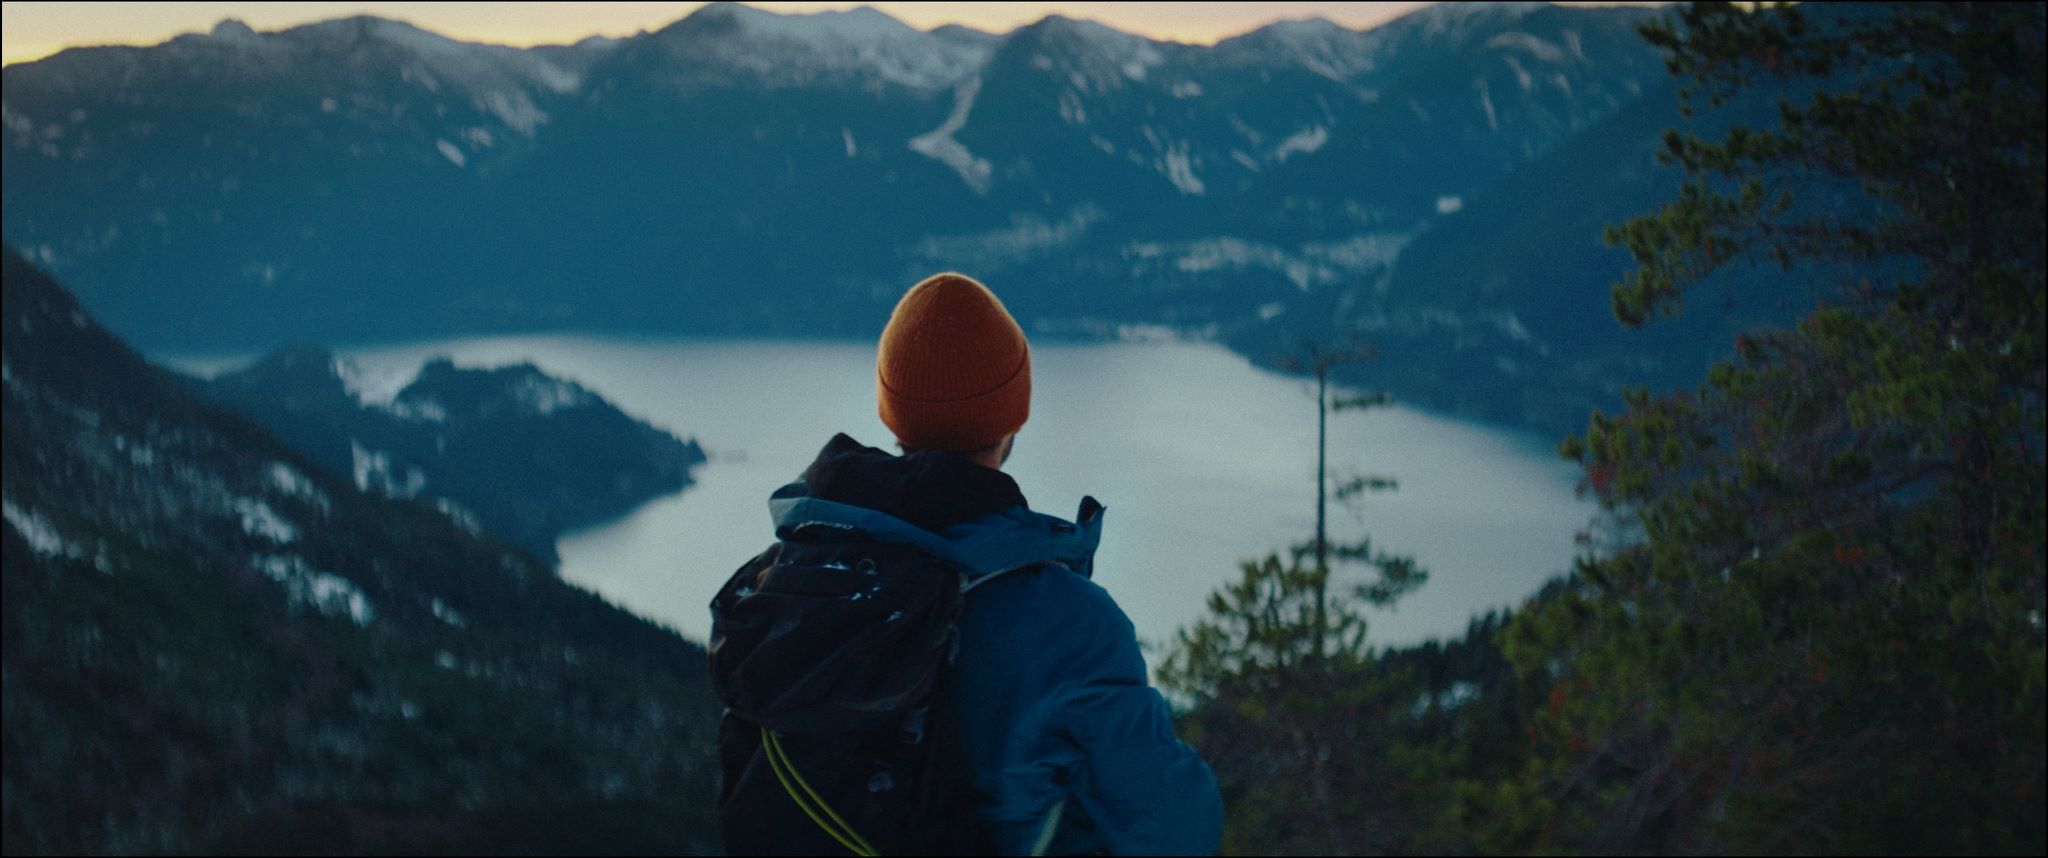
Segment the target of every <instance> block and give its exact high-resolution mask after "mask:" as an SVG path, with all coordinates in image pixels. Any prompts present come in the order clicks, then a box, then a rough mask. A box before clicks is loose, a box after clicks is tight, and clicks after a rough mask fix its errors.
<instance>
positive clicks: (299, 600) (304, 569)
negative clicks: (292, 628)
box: [249, 554, 377, 626]
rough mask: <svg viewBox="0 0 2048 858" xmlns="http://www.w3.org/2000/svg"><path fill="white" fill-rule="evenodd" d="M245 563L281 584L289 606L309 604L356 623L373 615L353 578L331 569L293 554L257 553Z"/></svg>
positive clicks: (364, 623)
mask: <svg viewBox="0 0 2048 858" xmlns="http://www.w3.org/2000/svg"><path fill="white" fill-rule="evenodd" d="M249 565H250V566H251V567H253V568H255V569H256V571H259V572H262V573H263V574H264V575H265V576H267V577H269V578H270V580H272V581H276V582H277V583H279V584H281V585H284V590H285V601H286V603H287V604H289V605H291V606H292V607H295V608H297V607H309V608H312V609H313V610H314V611H316V612H318V613H319V614H320V615H321V616H323V617H346V618H347V619H348V620H349V622H352V623H355V624H356V625H358V626H367V625H369V624H370V621H371V620H374V619H376V617H377V611H376V609H375V607H373V606H372V605H371V604H370V597H368V596H366V595H363V591H362V589H361V588H359V587H357V586H356V585H355V582H353V581H350V580H349V579H347V578H343V577H341V576H340V575H336V574H334V573H332V572H323V571H320V570H318V569H315V568H313V567H312V566H311V565H310V564H308V563H306V560H305V558H303V557H299V556H298V555H295V554H282V555H280V554H258V555H254V556H251V557H250V558H249Z"/></svg>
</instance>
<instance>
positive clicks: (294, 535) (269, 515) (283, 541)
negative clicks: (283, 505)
mask: <svg viewBox="0 0 2048 858" xmlns="http://www.w3.org/2000/svg"><path fill="white" fill-rule="evenodd" d="M234 507H235V512H236V514H238V515H240V516H241V517H242V532H243V533H246V534H249V535H250V536H259V537H262V538H264V539H268V540H270V541H271V542H275V543H277V544H279V545H290V544H291V543H292V542H294V541H296V540H297V539H298V538H299V528H298V526H297V525H294V524H292V523H291V522H290V521H287V520H286V519H285V517H284V516H281V515H278V514H277V510H274V509H271V508H270V504H267V503H264V502H263V501H261V500H258V499H256V498H235V501H234Z"/></svg>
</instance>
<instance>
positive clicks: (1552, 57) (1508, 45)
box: [1486, 31, 1565, 63]
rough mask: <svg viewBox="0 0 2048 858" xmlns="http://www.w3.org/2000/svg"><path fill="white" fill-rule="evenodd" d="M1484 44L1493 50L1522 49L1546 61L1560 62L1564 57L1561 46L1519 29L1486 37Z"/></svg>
mask: <svg viewBox="0 0 2048 858" xmlns="http://www.w3.org/2000/svg"><path fill="white" fill-rule="evenodd" d="M1486 46H1487V47H1488V48H1492V49H1494V50H1516V51H1524V52H1527V53H1528V54H1529V55H1530V56H1533V57H1535V58H1536V59H1538V60H1541V61H1543V62H1546V63H1554V62H1560V61H1562V60H1563V59H1564V57H1565V51H1564V49H1563V48H1560V47H1558V46H1556V45H1553V44H1551V43H1549V42H1546V41H1544V40H1542V39H1540V38H1537V37H1536V36H1532V35H1530V34H1528V33H1523V32H1519V31H1509V32H1506V33H1501V34H1498V35H1496V36H1494V37H1493V38H1491V39H1487V40H1486Z"/></svg>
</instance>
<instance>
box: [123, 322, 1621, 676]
mask: <svg viewBox="0 0 2048 858" xmlns="http://www.w3.org/2000/svg"><path fill="white" fill-rule="evenodd" d="M336 351H337V353H338V354H340V355H342V356H343V357H346V358H347V359H349V360H350V361H352V362H354V363H355V364H356V365H357V367H358V370H359V374H360V377H359V379H358V383H359V384H360V385H361V386H362V388H363V389H364V391H365V393H366V395H368V396H370V397H383V398H388V397H390V396H392V395H395V394H396V392H397V390H398V388H399V387H401V386H402V385H403V384H404V383H405V382H406V381H407V380H409V379H410V378H411V376H412V374H413V373H414V372H415V371H416V370H417V369H418V368H419V366H420V365H421V363H423V362H424V361H425V360H426V359H427V358H428V357H431V356H434V355H448V356H450V357H452V358H453V359H454V361H455V362H456V363H457V364H458V365H461V366H500V365H505V364H510V363H518V362H521V361H531V362H533V363H535V364H537V365H539V366H540V367H541V368H542V369H543V370H545V371H547V372H549V373H551V374H554V375H557V376H562V377H566V378H570V379H573V380H575V381H577V382H578V383H581V384H583V385H584V386H585V387H588V388H590V389H592V390H594V391H596V392H598V393H599V394H601V395H603V396H604V397H605V398H606V399H609V400H610V401H611V402H612V403H614V404H615V405H617V406H619V407H620V408H622V409H624V410H625V411H626V412H628V413H630V414H632V415H634V416H636V417H640V418H642V419H645V420H648V421H649V422H652V423H654V424H655V425H657V426H661V427H663V428H665V429H668V430H670V431H673V432H674V433H676V434H677V435H679V436H681V437H684V438H695V439H696V440H697V441H698V442H699V443H701V444H702V445H703V446H704V448H705V450H706V452H707V453H708V454H709V456H710V461H709V462H708V463H707V464H706V465H704V466H703V467H702V468H700V469H699V470H698V471H697V474H696V476H697V483H696V484H695V485H693V486H691V487H690V488H688V489H686V490H684V491H683V492H682V493H681V494H678V495H671V496H669V497H665V498H660V499H657V500H654V501H652V502H649V503H648V504H646V505H645V506H643V507H641V508H640V509H638V510H636V511H635V512H633V513H631V514H629V515H627V516H626V517H624V518H622V519H619V520H617V521H614V522H611V523H608V524H604V525H601V526H597V527H593V528H589V529H586V530H582V531H578V532H574V533H571V534H568V535H566V536H565V537H564V538H563V539H562V540H561V543H560V552H561V556H562V566H561V574H562V576H563V577H564V578H565V579H567V580H569V581H572V582H574V583H576V584H579V585H581V586H584V587H587V588H589V589H591V590H594V591H596V592H597V593H599V594H601V595H603V596H604V597H605V598H607V599H609V600H611V601H612V602H613V603H615V604H617V605H619V606H621V607H624V608H626V609H628V610H631V611H634V612H635V613H638V614H640V615H642V616H645V617H648V618H650V619H653V620H655V621H658V622H660V623H663V624H665V625H668V626H671V627H673V628H675V629H676V630H677V631H680V632H681V633H683V634H684V635H686V636H689V637H691V638H693V639H696V640H698V641H700V642H701V641H703V640H704V639H705V637H706V635H707V633H708V632H709V629H710V614H709V611H708V609H707V607H706V605H707V604H708V602H709V601H710V599H711V596H712V595H713V594H714V593H715V592H716V590H717V588H718V586H719V585H720V584H721V583H723V582H724V581H725V579H726V577H727V576H729V575H730V574H731V573H732V571H733V570H734V569H736V568H737V567H738V566H739V565H740V564H741V563H743V562H745V561H746V560H747V559H748V558H749V557H751V556H753V555H754V554H755V553H757V552H759V551H760V550H761V549H762V548H764V547H766V546H767V545H768V543H769V542H770V541H771V539H772V536H771V527H770V524H769V520H768V505H767V498H768V494H769V492H771V491H773V490H774V489H775V488H776V487H777V486H779V485H782V484H783V483H786V482H789V481H790V480H792V479H794V478H796V476H797V475H798V474H799V473H800V472H802V470H803V469H804V467H805V466H806V465H807V464H809V462H810V461H811V458H812V457H813V456H814V455H815V454H816V453H817V451H818V448H819V447H821V446H823V445H824V443H825V441H826V440H827V439H829V438H831V436H832V434H833V433H834V432H842V431H843V432H846V433H848V434H850V435H852V436H853V437H854V438H856V439H858V440H860V441H861V442H863V443H866V444H870V445H873V446H878V447H884V448H886V449H891V450H894V446H893V442H894V439H893V437H892V436H890V435H889V434H888V431H887V430H886V429H885V428H884V427H883V426H882V423H881V420H880V418H878V417H877V416H876V414H875V395H874V346H873V344H871V343H833V342H814V341H764V340H741V341H707V340H646V339H631V338H621V337H613V336H571V335H536V336H507V337H483V338H470V339H454V340H442V341H433V342H420V343H408V344H402V345H378V346H367V347H354V348H349V347H344V348H337V349H336ZM157 359H158V360H159V362H161V363H164V364H166V365H169V366H173V367H175V368H178V369H181V370H185V371H190V372H199V373H202V374H211V373H212V372H216V371H219V370H220V369H223V368H229V367H234V366H239V365H243V364H246V363H247V362H248V361H249V360H250V359H251V358H250V357H249V356H239V357H219V356H176V355H165V356H158V357H157ZM1032 382H1033V385H1032V386H1033V400H1032V413H1031V420H1030V422H1029V423H1027V424H1026V425H1025V427H1024V429H1023V431H1022V433H1021V434H1020V435H1019V436H1018V439H1017V445H1016V451H1015V452H1014V453H1013V454H1012V457H1011V459H1010V462H1009V464H1008V465H1007V466H1006V467H1005V470H1006V471H1007V472H1008V473H1010V474H1011V475H1013V476H1014V477H1016V479H1017V482H1018V484H1019V485H1020V486H1021V487H1022V488H1023V490H1024V494H1025V497H1026V498H1028V499H1029V501H1030V503H1031V506H1032V508H1033V509H1037V510H1040V511H1042V512H1049V513H1052V514H1054V515H1059V516H1061V517H1063V518H1071V517H1072V516H1073V514H1074V509H1075V506H1076V505H1077V504H1078V503H1079V502H1080V499H1081V497H1082V495H1084V494H1092V495H1094V496H1095V497H1096V498H1097V499H1099V500H1101V501H1102V503H1103V504H1104V505H1105V506H1107V507H1108V512H1107V513H1106V515H1107V518H1106V519H1105V521H1104V526H1103V539H1102V545H1101V548H1100V549H1099V551H1098V553H1097V555H1096V563H1095V581H1096V582H1097V583H1099V584H1101V585H1102V586H1103V587H1104V588H1105V589H1107V590H1108V591H1109V592H1110V594H1111V595H1113V596H1115V598H1116V600H1117V602H1118V603H1119V604H1120V605H1122V606H1123V608H1124V611H1125V612H1126V613H1128V614H1129V615H1130V617H1131V620H1132V622H1133V624H1134V625H1136V627H1137V630H1138V635H1139V637H1140V638H1141V639H1142V640H1144V641H1146V642H1147V644H1148V647H1151V659H1152V660H1153V661H1154V662H1155V663H1156V662H1157V660H1158V659H1159V658H1161V657H1163V654H1164V650H1163V648H1161V647H1163V645H1164V644H1165V643H1167V642H1168V641H1170V640H1171V639H1172V636H1173V634H1174V631H1175V630H1176V629H1178V628H1180V627H1182V626H1184V625H1186V624H1188V623H1190V622H1192V621H1193V620H1195V619H1196V618H1198V617H1199V616H1200V615H1201V614H1202V613H1203V611H1204V610H1205V608H1204V605H1205V602H1206V600H1207V596H1208V594H1209V593H1210V592H1211V591H1212V590H1213V589H1215V588H1216V587H1218V586H1220V585H1222V584H1224V583H1225V582H1226V581H1229V580H1232V579H1234V578H1235V577H1236V576H1237V574H1238V567H1239V563H1240V562H1241V561H1243V560H1246V559H1250V558H1253V557H1259V556H1263V555H1264V554H1266V553H1267V552H1271V551H1284V550H1285V548H1286V546H1287V545H1289V544H1291V543H1295V542H1301V541H1305V540H1306V539H1308V538H1309V537H1310V536H1311V535H1312V533H1313V530H1314V527H1315V452H1316V451H1315V439H1316V425H1315V400H1314V397H1313V394H1312V392H1311V391H1312V387H1311V386H1310V384H1309V383H1307V382H1304V381H1302V380H1300V379H1296V378H1290V377H1287V376H1282V375H1278V374H1275V373H1271V372H1268V371H1265V370H1262V369H1259V368H1256V367H1254V366H1252V365H1251V364H1250V362H1248V361H1247V360H1245V359H1244V358H1242V357H1240V356H1238V355H1236V354H1233V353H1231V352H1230V351H1228V350H1226V349H1224V348H1222V347H1220V346H1216V345H1212V344H1206V343H1193V342H1182V341H1157V342H1115V343H1104V344H1085V345H1076V344H1057V343H1046V344H1034V346H1033V350H1032ZM1554 444H1555V439H1551V438H1545V437H1538V436H1535V435H1530V434H1525V433H1520V432H1515V431H1510V430H1505V429H1502V428H1499V427H1495V426H1488V425H1481V424H1475V423H1472V422H1469V421H1463V420H1458V419H1453V418H1449V417H1444V416H1441V415H1434V414H1430V413H1426V412H1424V411H1420V410H1416V409H1412V408H1406V407H1401V406H1398V405H1397V406H1394V407H1391V408H1384V409H1375V410H1372V411H1368V412H1364V413H1359V412H1345V413H1339V414H1335V415H1332V417H1331V420H1330V468H1331V471H1332V473H1333V474H1336V475H1338V477H1340V478H1341V477H1342V476H1343V475H1346V474H1363V473H1374V474H1384V475H1387V476H1391V477H1394V478H1396V479H1397V480H1399V482H1400V489H1399V491H1397V492H1393V493H1384V494H1378V495H1373V496H1371V497H1369V498H1367V499H1365V500H1364V501H1363V502H1362V503H1359V504H1357V506H1356V508H1350V507H1346V506H1344V505H1341V504H1337V503H1334V502H1333V503H1332V504H1331V505H1330V514H1329V520H1330V533H1331V539H1332V541H1343V540H1348V539H1355V538H1356V537H1357V536H1358V535H1361V534H1370V535H1371V536H1372V538H1373V540H1374V544H1375V546H1376V547H1377V548H1379V549H1381V550H1384V551H1391V552H1395V553H1401V554H1408V555H1411V556H1413V557H1414V558H1415V559H1416V560H1417V561H1418V562H1420V563H1421V564H1422V565H1423V566H1424V567H1425V568H1427V569H1428V570H1429V571H1430V580H1429V583H1427V584H1425V585H1424V586H1423V587H1422V588H1421V589H1419V590H1417V591H1416V592H1414V593H1413V594H1411V595H1409V596H1408V597H1406V598H1405V599H1403V600H1402V601H1401V602H1400V603H1398V604H1397V605H1395V606H1394V607H1393V608H1392V609H1390V610H1385V611H1374V612H1372V613H1371V614H1370V616H1371V617H1372V622H1371V627H1370V632H1369V639H1370V640H1371V641H1372V642H1373V643H1375V644H1377V645H1400V644H1409V643H1415V642H1418V641H1421V640H1423V639H1426V638H1431V637H1445V636H1453V635H1456V634H1459V633H1462V632H1463V631H1464V629H1465V625H1466V622H1467V620H1468V619H1469V618H1470V617H1471V616H1473V615H1474V614H1476V613H1482V612H1484V611H1486V610H1488V609H1491V608H1498V607H1507V606H1510V605H1514V604H1519V603H1520V602H1521V601H1522V600H1523V599H1525V598H1527V597H1528V596H1529V595H1531V594H1533V593H1534V592H1535V591H1536V589H1537V588H1538V587H1540V586H1541V585H1542V584H1543V582H1544V581H1545V580H1547V579H1549V578H1550V577H1551V576H1553V575H1555V574H1557V573H1559V572H1562V571H1564V570H1565V569H1566V568H1567V567H1568V566H1569V565H1570V561H1571V559H1572V557H1573V554H1574V551H1575V548H1574V541H1573V536H1574V534H1575V533H1576V532H1577V531H1578V530H1580V529H1583V528H1584V527H1585V525H1586V522H1587V520H1588V519H1589V517H1590V516H1591V513H1592V507H1591V505H1590V504H1589V503H1587V502H1585V501H1582V500H1580V499H1579V498H1577V497H1576V495H1575V492H1574V490H1573V487H1574V485H1575V483H1576V481H1577V476H1578V475H1577V471H1576V469H1575V468H1574V467H1573V466H1572V465H1571V464H1570V463H1567V462H1563V461H1561V460H1559V459H1558V458H1557V456H1556V455H1555V453H1553V452H1552V448H1553V446H1554ZM1335 574H1336V576H1338V586H1339V587H1341V586H1342V585H1343V582H1344V580H1345V578H1344V576H1346V575H1351V576H1358V575H1363V574H1366V573H1364V572H1363V571H1354V570H1348V569H1342V568H1340V569H1339V570H1338V571H1337V572H1336V573H1335ZM1352 580H1357V578H1356V577H1353V578H1352Z"/></svg>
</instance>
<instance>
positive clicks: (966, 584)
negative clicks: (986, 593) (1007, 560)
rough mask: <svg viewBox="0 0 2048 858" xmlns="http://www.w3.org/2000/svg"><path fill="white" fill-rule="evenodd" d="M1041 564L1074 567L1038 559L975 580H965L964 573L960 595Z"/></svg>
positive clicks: (1056, 561) (1066, 567)
mask: <svg viewBox="0 0 2048 858" xmlns="http://www.w3.org/2000/svg"><path fill="white" fill-rule="evenodd" d="M1041 566H1058V567H1060V568H1061V569H1072V568H1073V567H1071V566H1068V565H1067V564H1065V563H1062V562H1060V561H1058V560H1040V561H1036V562H1032V563H1026V564H1024V565H1022V566H1012V567H1010V568H1008V569H1004V570H1001V571H998V572H990V573H988V574H987V575H983V576H981V577H979V578H976V579H974V580H972V581H968V580H965V579H966V576H964V575H963V576H961V578H962V581H961V584H960V595H962V596H965V595H967V592H968V591H969V590H972V589H974V588H976V587H979V586H981V585H983V584H986V583H988V582H990V581H993V580H995V579H997V578H1000V577H1002V576H1004V575H1008V574H1010V573H1012V572H1023V571H1025V570H1027V569H1037V568H1039V567H1041Z"/></svg>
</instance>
